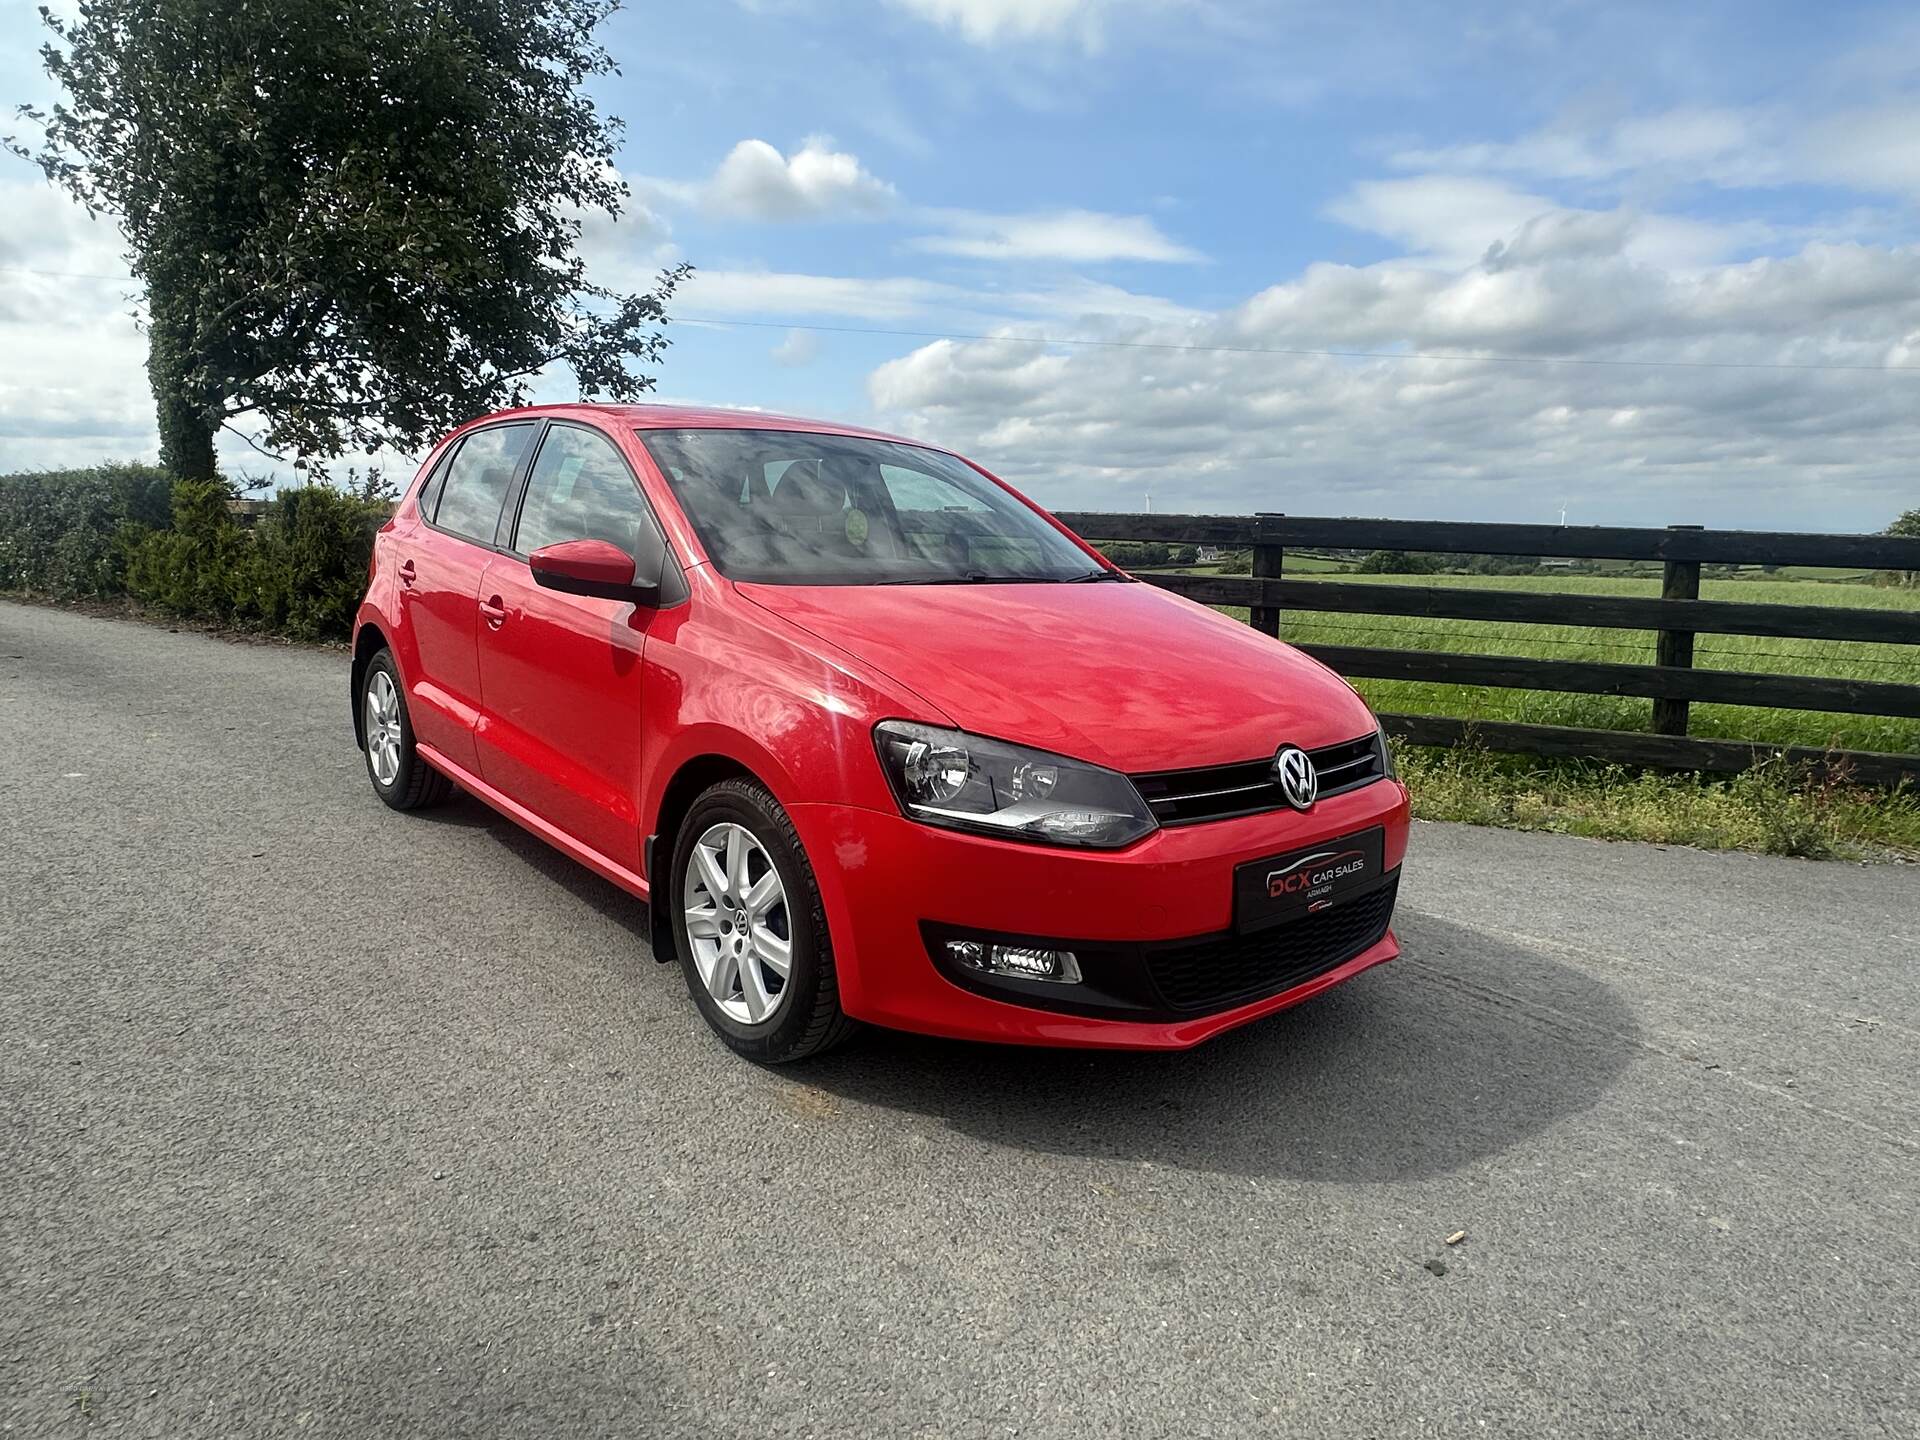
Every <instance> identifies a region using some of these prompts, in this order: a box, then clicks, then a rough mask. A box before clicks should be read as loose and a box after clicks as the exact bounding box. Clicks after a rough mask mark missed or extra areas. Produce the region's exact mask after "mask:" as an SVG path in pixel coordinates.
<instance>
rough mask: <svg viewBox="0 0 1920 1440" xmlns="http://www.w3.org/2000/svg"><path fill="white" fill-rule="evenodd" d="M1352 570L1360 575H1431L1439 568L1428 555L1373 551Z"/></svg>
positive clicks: (1397, 551)
mask: <svg viewBox="0 0 1920 1440" xmlns="http://www.w3.org/2000/svg"><path fill="white" fill-rule="evenodd" d="M1354 568H1355V570H1356V571H1357V572H1358V573H1359V574H1362V575H1431V574H1433V573H1434V572H1435V571H1437V570H1438V569H1439V568H1440V566H1439V564H1438V563H1437V562H1436V561H1435V560H1434V559H1433V558H1432V557H1431V556H1428V555H1413V554H1409V553H1408V552H1407V551H1405V550H1375V551H1374V552H1373V553H1372V554H1370V555H1368V556H1367V557H1366V558H1365V559H1364V560H1362V561H1361V562H1360V563H1359V564H1358V565H1357V566H1355V567H1354Z"/></svg>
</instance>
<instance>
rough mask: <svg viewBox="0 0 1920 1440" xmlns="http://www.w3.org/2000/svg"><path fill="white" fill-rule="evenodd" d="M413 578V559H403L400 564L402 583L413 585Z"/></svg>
mask: <svg viewBox="0 0 1920 1440" xmlns="http://www.w3.org/2000/svg"><path fill="white" fill-rule="evenodd" d="M413 578H414V570H413V561H411V560H405V561H402V562H401V565H400V583H401V584H402V585H412V584H413Z"/></svg>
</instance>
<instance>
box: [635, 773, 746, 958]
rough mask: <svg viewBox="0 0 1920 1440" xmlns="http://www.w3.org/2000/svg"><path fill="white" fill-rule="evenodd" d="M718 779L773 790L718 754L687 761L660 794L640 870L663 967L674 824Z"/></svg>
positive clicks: (669, 934)
mask: <svg viewBox="0 0 1920 1440" xmlns="http://www.w3.org/2000/svg"><path fill="white" fill-rule="evenodd" d="M722 780H751V781H753V782H754V784H756V785H759V786H762V787H764V788H765V789H766V790H767V792H768V793H769V794H772V793H773V786H772V785H771V784H769V783H768V780H767V777H766V776H765V775H762V774H759V773H758V772H756V771H755V769H754V768H753V767H752V766H750V765H748V764H747V763H746V762H745V761H744V760H742V759H740V758H739V757H738V756H736V755H727V754H722V753H720V752H718V751H707V752H704V753H702V754H699V755H691V756H689V757H687V759H685V760H683V761H682V762H681V763H680V767H679V768H678V769H677V770H675V771H674V772H673V776H672V778H671V779H669V780H668V781H667V783H666V785H665V787H663V788H662V790H661V792H660V806H659V809H658V810H657V811H656V812H655V815H654V822H653V833H652V834H651V835H649V836H648V837H647V843H646V849H645V853H644V855H643V856H642V867H643V868H644V869H645V871H646V877H647V899H648V902H649V903H648V906H647V912H648V923H649V930H650V932H651V938H652V943H653V958H654V959H655V960H657V961H659V962H660V963H661V964H663V965H664V964H667V963H669V962H671V961H673V960H675V959H677V958H678V952H677V951H676V949H675V946H674V939H673V918H672V911H671V909H670V908H669V907H670V904H671V900H672V892H673V874H672V867H673V848H674V846H675V845H676V844H677V843H678V842H679V838H680V825H681V823H682V822H683V821H684V820H685V819H686V818H687V812H688V811H689V810H691V809H692V808H693V802H694V801H695V800H697V799H699V798H700V796H701V795H703V794H705V793H706V791H707V790H708V789H710V788H711V787H713V786H715V785H718V784H719V783H720V782H721V781H722Z"/></svg>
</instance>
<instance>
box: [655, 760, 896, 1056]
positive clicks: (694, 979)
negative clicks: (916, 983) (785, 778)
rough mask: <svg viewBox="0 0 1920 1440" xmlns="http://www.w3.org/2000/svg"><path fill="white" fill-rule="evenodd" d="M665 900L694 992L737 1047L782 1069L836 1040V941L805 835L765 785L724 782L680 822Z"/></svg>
mask: <svg viewBox="0 0 1920 1440" xmlns="http://www.w3.org/2000/svg"><path fill="white" fill-rule="evenodd" d="M667 903H668V905H669V906H670V907H671V913H672V918H673V939H674V946H675V948H676V949H677V950H678V951H679V955H680V968H681V969H682V971H683V972H685V974H686V977H687V990H688V992H689V993H690V994H691V995H692V996H693V1003H694V1005H695V1006H696V1007H697V1008H698V1009H699V1011H700V1014H701V1016H702V1017H703V1018H704V1019H705V1020H706V1022H707V1024H708V1025H710V1026H712V1027H713V1032H714V1033H715V1034H716V1035H718V1036H719V1037H720V1038H721V1040H723V1041H724V1042H726V1044H727V1046H728V1048H729V1049H731V1050H732V1051H733V1052H734V1053H735V1054H737V1055H743V1056H745V1057H746V1058H747V1059H749V1060H754V1061H757V1062H759V1063H760V1064H763V1065H781V1064H785V1063H786V1062H788V1061H790V1060H803V1059H805V1058H806V1057H807V1056H809V1055H818V1054H819V1053H820V1052H821V1051H823V1050H827V1049H829V1048H831V1047H832V1046H834V1045H838V1044H839V1043H840V1042H841V1041H843V1040H845V1039H846V1038H847V1037H848V1036H849V1035H851V1034H852V1033H853V1032H854V1030H855V1029H857V1028H858V1027H857V1025H856V1023H855V1022H854V1021H852V1020H850V1019H848V1018H847V1016H846V1014H845V1013H844V1012H843V1011H842V1010H841V1009H840V987H839V984H838V983H837V981H836V978H835V975H834V966H833V942H832V940H831V938H830V937H829V935H828V934H827V917H826V912H825V910H824V908H823V907H822V905H821V903H820V887H819V885H818V884H817V883H816V882H815V880H814V875H813V867H812V866H811V865H810V864H808V863H807V855H806V851H805V850H804V849H802V848H801V845H800V836H799V833H798V832H797V831H795V829H794V828H793V822H792V821H791V820H790V819H788V818H787V812H786V811H785V810H782V809H781V808H780V803H779V801H777V800H775V799H774V798H773V796H772V795H770V794H768V793H767V791H766V789H765V787H763V786H761V785H759V784H757V783H755V782H754V781H751V780H744V779H738V780H723V781H721V782H720V783H719V784H717V785H715V786H713V787H712V788H710V789H709V790H707V791H706V792H705V793H704V794H702V795H701V796H700V798H699V799H698V800H696V801H694V803H693V808H692V809H691V810H689V811H688V812H687V816H686V819H685V820H683V821H682V822H681V824H680V829H679V835H678V839H677V840H676V841H675V842H674V847H673V863H672V867H671V869H670V870H669V871H668V895H667Z"/></svg>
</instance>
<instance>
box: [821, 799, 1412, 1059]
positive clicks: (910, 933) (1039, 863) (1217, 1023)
mask: <svg viewBox="0 0 1920 1440" xmlns="http://www.w3.org/2000/svg"><path fill="white" fill-rule="evenodd" d="M792 813H793V819H794V824H795V826H796V828H798V830H799V831H800V835H801V839H802V841H803V842H804V843H805V845H806V847H807V852H808V853H809V854H810V855H812V856H813V857H814V859H815V861H816V864H815V870H816V874H817V877H818V879H819V882H820V888H821V895H822V899H823V901H824V903H825V906H826V911H827V923H828V926H829V928H830V929H831V932H832V935H833V946H834V959H835V970H836V974H837V977H838V980H839V985H840V1002H841V1005H842V1007H843V1008H844V1009H845V1010H846V1012H847V1013H848V1014H849V1015H852V1016H854V1017H855V1018H857V1019H860V1020H865V1021H869V1022H871V1023H873V1024H876V1025H884V1026H888V1027H891V1028H895V1029H901V1030H913V1031H919V1032H921V1033H925V1034H931V1035H943V1036H948V1037H952V1038H955V1039H966V1040H998V1041H1010V1042H1016V1043H1022V1044H1041V1045H1077V1046H1107V1047H1118V1048H1128V1049H1154V1050H1168V1049H1185V1048H1187V1047H1189V1046H1192V1045H1197V1044H1199V1043H1200V1042H1201V1041H1202V1040H1205V1039H1207V1038H1209V1037H1210V1036H1213V1035H1216V1034H1219V1033H1220V1032H1221V1031H1223V1030H1227V1029H1231V1028H1233V1027H1234V1026H1236V1025H1242V1024H1245V1023H1246V1022H1248V1021H1250V1020H1255V1019H1258V1018H1259V1017H1261V1016H1263V1015H1268V1014H1272V1013H1273V1012H1274V1011H1277V1010H1282V1009H1285V1008H1286V1007H1288V1006H1289V1005H1295V1004H1298V1003H1299V1002H1301V1001H1302V1000H1306V999H1309V998H1311V997H1312V996H1314V995H1317V994H1319V993H1320V992H1321V991H1322V990H1325V989H1328V988H1329V987H1331V986H1334V985H1338V984H1340V983H1341V982H1342V981H1344V980H1347V979H1350V978H1351V977H1352V976H1354V975H1357V974H1359V973H1360V972H1361V971H1362V970H1366V969H1368V968H1370V967H1372V966H1374V965H1378V964H1380V963H1381V962H1383V961H1386V960H1390V959H1392V958H1393V957H1394V956H1395V955H1397V954H1398V953H1399V946H1398V944H1397V942H1396V941H1395V939H1394V937H1393V935H1392V933H1391V931H1384V932H1381V931H1379V930H1378V929H1376V930H1374V931H1367V930H1366V929H1365V927H1361V930H1360V931H1358V932H1354V935H1353V938H1354V940H1355V943H1359V944H1363V945H1364V948H1362V949H1360V950H1359V951H1358V952H1357V953H1353V954H1351V956H1350V957H1349V958H1344V959H1339V960H1338V963H1335V964H1333V965H1332V966H1331V968H1327V967H1326V966H1324V965H1322V966H1320V967H1318V968H1311V967H1310V969H1311V973H1308V974H1306V975H1305V977H1304V978H1302V979H1300V980H1299V982H1298V983H1287V984H1285V988H1281V989H1278V990H1268V991H1266V992H1264V993H1259V994H1257V995H1256V996H1254V998H1250V999H1236V998H1233V997H1232V996H1231V995H1228V996H1227V997H1226V998H1224V999H1223V1000H1221V1002H1220V1004H1219V1007H1218V1008H1207V1009H1200V1010H1194V1009H1192V1008H1191V1006H1190V1005H1188V1006H1183V1005H1181V1004H1171V1003H1168V1000H1167V995H1166V993H1165V992H1164V991H1163V990H1162V989H1161V988H1159V987H1156V986H1154V985H1152V984H1150V983H1149V984H1146V985H1141V984H1139V983H1138V982H1137V979H1135V980H1126V981H1125V982H1124V983H1112V982H1114V977H1115V976H1117V975H1120V974H1121V972H1122V971H1124V970H1125V969H1126V967H1127V966H1128V965H1129V964H1132V965H1135V966H1137V967H1138V968H1139V969H1140V970H1141V971H1144V969H1145V968H1146V967H1147V966H1148V964H1149V959H1150V957H1153V956H1156V955H1160V954H1164V953H1167V952H1176V953H1179V954H1181V955H1182V956H1184V957H1186V958H1187V959H1188V960H1189V961H1191V962H1192V963H1199V964H1206V963H1212V962H1211V960H1210V956H1211V955H1212V953H1213V952H1212V951H1210V950H1209V949H1208V948H1207V947H1208V946H1210V945H1212V944H1214V942H1222V943H1226V942H1230V939H1231V932H1232V930H1233V923H1234V917H1233V872H1234V866H1235V865H1237V864H1240V863H1241V862H1243V861H1248V860H1256V859H1260V858H1263V857H1266V856H1271V855H1276V854H1279V853H1282V852H1284V851H1288V850H1291V849H1294V848H1296V847H1299V846H1303V845H1313V844H1317V843H1319V842H1320V841H1323V840H1330V839H1334V838H1337V837H1340V836H1345V835H1350V834H1353V833H1354V832H1357V831H1361V830H1366V829H1368V828H1371V827H1374V826H1379V827H1381V828H1382V829H1383V830H1384V831H1385V855H1384V862H1385V871H1386V874H1387V876H1388V877H1389V883H1393V882H1395V881H1397V877H1398V872H1399V867H1400V864H1401V861H1402V860H1403V858H1404V857H1405V854H1406V845H1407V795H1406V791H1405V789H1404V788H1403V787H1402V786H1401V785H1400V784H1399V782H1398V781H1395V780H1382V781H1379V782H1377V783H1375V784H1372V785H1368V786H1366V787H1364V788H1362V789H1360V790H1355V791H1350V792H1348V793H1346V794H1344V795H1337V796H1333V797H1331V798H1329V799H1326V800H1323V801H1321V802H1320V803H1319V804H1318V805H1316V806H1315V807H1314V808H1313V810H1312V811H1311V812H1310V813H1307V814H1299V813H1297V812H1294V811H1291V810H1287V811H1273V812H1269V813H1265V814H1260V815H1248V816H1243V817H1240V818H1238V819H1232V820H1218V821H1211V822H1207V823H1203V824H1196V825H1187V826H1180V827H1175V828H1170V829H1162V830H1159V831H1157V832H1155V833H1154V834H1153V835H1150V836H1148V837H1147V838H1146V839H1145V840H1142V841H1140V842H1139V843H1138V844H1136V845H1133V846H1130V847H1129V848H1127V849H1126V850H1121V851H1089V850H1071V849H1062V848H1057V847H1051V846H1042V845H1031V844H1021V843H1016V842H1011V841H1004V840H995V839H991V838H987V837H983V836H975V835H969V834H964V833H961V832H957V831H951V830H943V829H937V828H935V827H932V826H927V825H921V824H918V823H916V822H913V821H910V820H907V819H905V818H904V817H902V816H901V815H899V814H897V813H892V812H882V811H876V810H865V809H859V808H856V807H852V806H844V805H800V806H795V807H793V811H792ZM1377 898H1378V897H1377ZM1384 898H1385V900H1386V903H1387V905H1389V906H1390V905H1391V893H1390V892H1389V893H1388V895H1387V896H1386V897H1384ZM1359 903H1360V902H1359V901H1358V900H1353V901H1345V902H1343V905H1342V907H1340V908H1344V906H1345V905H1347V904H1354V905H1357V904H1359ZM1330 913H1335V914H1337V913H1338V909H1336V911H1334V912H1330ZM1384 923H1385V920H1384V912H1382V919H1381V924H1382V926H1384ZM946 929H953V930H959V931H967V932H989V933H992V934H996V935H1001V936H1022V937H1058V938H1061V939H1063V940H1070V941H1071V942H1072V943H1073V944H1075V945H1077V946H1079V947H1081V950H1082V951H1085V952H1086V953H1087V954H1088V956H1089V960H1088V961H1086V962H1083V968H1088V970H1089V973H1088V980H1089V982H1090V984H1089V987H1088V989H1087V990H1086V991H1081V992H1079V993H1071V994H1070V993H1068V991H1069V989H1074V988H1077V987H1062V986H1050V985H1047V984H1045V983H1044V982H1027V983H1026V984H1024V985H1021V984H1018V983H1012V984H1010V983H1008V982H1004V981H999V980H994V981H979V980H969V979H968V977H964V976H950V975H948V974H943V973H942V970H941V967H940V966H938V965H936V964H935V962H934V960H933V958H932V955H931V954H930V951H929V942H930V938H931V937H932V936H933V935H937V934H939V933H943V932H944V931H945V930H946ZM1373 935H1377V938H1370V937H1372V936H1373ZM1089 966H1091V968H1089ZM1096 975H1097V976H1099V977H1100V979H1099V982H1098V983H1094V982H1095V981H1096ZM1283 978H1284V977H1283ZM1229 988H1230V987H1229ZM1202 989H1204V987H1202ZM1193 993H1194V992H1188V993H1187V995H1186V999H1187V1000H1189V1001H1190V1000H1191V999H1192V994H1193ZM1116 1002H1117V1003H1116Z"/></svg>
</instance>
